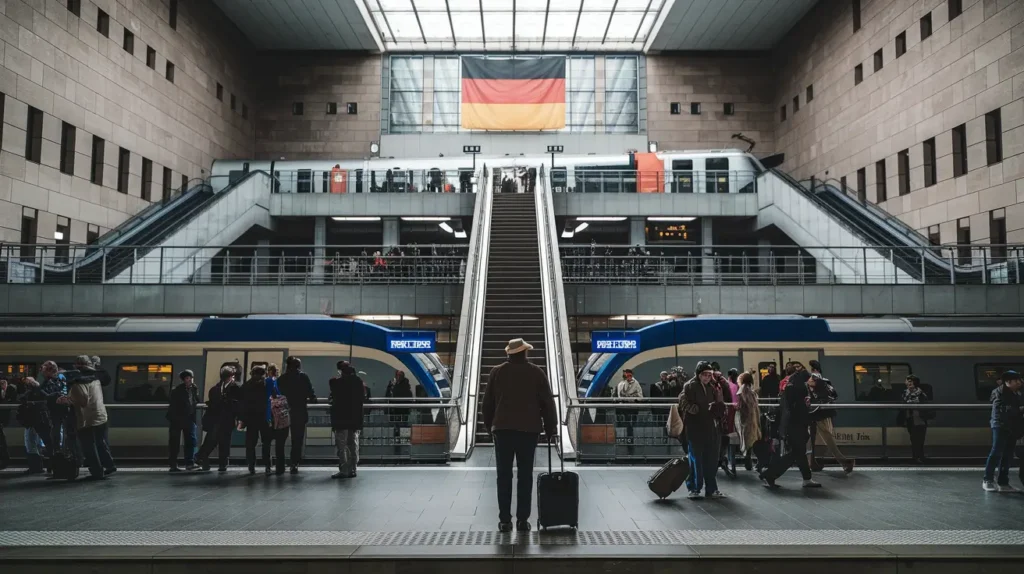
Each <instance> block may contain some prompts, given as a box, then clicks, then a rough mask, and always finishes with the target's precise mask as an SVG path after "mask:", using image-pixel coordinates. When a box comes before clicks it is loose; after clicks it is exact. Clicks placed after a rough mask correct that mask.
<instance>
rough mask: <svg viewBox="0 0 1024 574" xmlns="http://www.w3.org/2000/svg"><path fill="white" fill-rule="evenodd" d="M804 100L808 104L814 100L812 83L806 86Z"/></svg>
mask: <svg viewBox="0 0 1024 574" xmlns="http://www.w3.org/2000/svg"><path fill="white" fill-rule="evenodd" d="M804 100H806V101H807V103H808V104H809V103H811V102H812V101H814V84H811V85H810V86H807V96H806V97H805V98H804Z"/></svg>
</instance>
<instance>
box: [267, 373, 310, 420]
mask: <svg viewBox="0 0 1024 574" xmlns="http://www.w3.org/2000/svg"><path fill="white" fill-rule="evenodd" d="M277 388H278V389H279V390H280V391H281V394H282V395H284V397H285V398H286V399H288V414H289V417H290V419H291V424H293V425H295V424H300V425H304V424H306V423H307V422H308V421H309V411H308V409H307V407H306V405H307V404H309V403H315V402H316V393H315V392H313V382H312V381H310V380H309V376H308V375H306V373H303V372H302V371H295V370H290V371H288V372H286V373H285V374H283V375H281V378H280V379H278V380H277Z"/></svg>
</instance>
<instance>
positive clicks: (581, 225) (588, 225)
mask: <svg viewBox="0 0 1024 574" xmlns="http://www.w3.org/2000/svg"><path fill="white" fill-rule="evenodd" d="M588 227H590V224H589V223H587V222H586V221H584V222H583V223H580V224H579V225H577V226H576V229H574V230H573V233H574V234H575V233H579V232H581V231H583V230H584V229H586V228H588Z"/></svg>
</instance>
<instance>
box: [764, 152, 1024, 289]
mask: <svg viewBox="0 0 1024 574" xmlns="http://www.w3.org/2000/svg"><path fill="white" fill-rule="evenodd" d="M770 176H776V177H777V178H778V180H781V182H783V184H784V185H785V187H788V188H790V189H792V190H794V191H796V192H797V193H798V194H799V196H801V197H800V198H790V199H791V200H792V201H791V202H790V203H787V204H786V207H785V208H783V211H785V212H786V213H787V214H789V215H791V216H792V218H793V220H794V221H793V223H796V224H797V227H796V228H793V229H786V228H787V227H789V226H788V225H787V222H786V221H784V220H785V219H787V218H783V217H775V218H774V219H775V221H772V223H774V224H775V225H776V226H777V227H779V228H780V229H782V230H783V231H784V232H786V233H787V234H788V235H790V237H792V238H793V239H795V240H797V241H798V243H799V244H800V245H802V246H809V247H811V246H813V247H817V246H822V247H825V246H836V245H842V246H844V247H846V248H853V250H854V252H856V249H858V248H859V249H863V250H864V252H865V253H866V255H865V256H863V257H861V258H859V259H857V260H856V261H852V260H850V259H851V256H850V250H849V249H846V250H843V249H827V248H825V249H820V250H818V251H817V252H816V253H812V254H813V255H815V257H816V258H817V259H818V261H819V263H820V262H822V261H823V260H824V259H825V258H828V257H831V259H832V260H833V262H832V263H831V267H833V268H831V269H830V271H831V272H833V275H834V276H837V277H838V276H840V275H841V274H842V273H843V271H844V269H845V270H846V271H847V272H848V271H850V270H856V269H857V268H863V269H865V271H864V273H863V274H862V275H861V277H862V278H863V276H864V275H867V276H869V277H881V278H883V279H885V278H887V279H888V280H890V281H894V282H895V283H906V284H915V283H946V284H949V283H950V282H951V281H955V282H956V283H958V284H981V283H987V282H993V283H996V282H999V283H1002V282H1007V281H1009V282H1011V283H1012V282H1015V281H1016V279H1017V274H1018V270H1017V266H1016V265H1008V264H1007V262H1006V261H990V260H985V261H984V262H983V263H981V264H975V263H974V262H973V261H972V260H971V256H970V253H969V252H968V253H961V254H953V253H946V254H944V253H943V251H942V249H941V248H939V247H937V246H933V245H930V244H929V243H928V240H927V239H926V238H925V237H923V236H922V235H921V234H920V233H918V232H917V231H916V230H914V229H913V228H911V227H910V226H908V225H907V224H906V223H904V222H903V221H901V220H900V219H899V218H897V217H895V216H893V215H891V214H889V213H886V212H885V211H884V210H882V209H881V208H879V207H877V206H875V205H873V204H871V203H861V202H860V201H858V200H857V199H855V198H853V197H851V196H849V195H848V194H846V193H845V192H844V191H843V190H842V189H840V188H838V187H836V186H834V185H831V184H829V183H821V182H813V190H812V188H811V186H809V185H808V184H810V183H812V182H798V181H796V180H795V179H794V178H792V177H790V176H789V175H788V174H786V173H784V172H782V171H779V170H777V169H771V170H769V171H768V172H767V173H765V174H762V176H761V177H762V178H766V177H767V178H768V180H769V181H768V182H767V183H769V184H770V183H772V182H771V181H770V180H771V179H774V178H771V177H770ZM778 180H777V181H778ZM760 189H761V188H759V190H760ZM766 189H767V190H770V191H776V192H777V191H780V190H779V188H778V187H777V186H775V187H774V188H773V187H772V186H771V185H769V186H766ZM769 195H771V193H769ZM761 199H763V198H759V201H760V200H761ZM767 201H768V202H769V203H771V202H772V199H771V198H767ZM793 204H798V205H800V206H802V207H803V208H804V209H794V208H793V207H794V205H793ZM797 214H799V215H797ZM808 216H809V217H811V218H816V219H817V220H818V221H815V222H813V223H811V222H810V221H799V220H801V219H805V220H806V218H807V217H808ZM821 220H826V221H824V222H823V221H821ZM823 227H824V229H823ZM801 234H803V237H801ZM808 235H810V236H813V237H808ZM815 244H817V245H815ZM947 251H948V249H947ZM854 258H855V259H856V256H854ZM835 260H844V265H837V264H836V263H835ZM828 266H829V265H826V267H828ZM854 274H856V271H854ZM839 282H842V281H839ZM868 282H871V281H868Z"/></svg>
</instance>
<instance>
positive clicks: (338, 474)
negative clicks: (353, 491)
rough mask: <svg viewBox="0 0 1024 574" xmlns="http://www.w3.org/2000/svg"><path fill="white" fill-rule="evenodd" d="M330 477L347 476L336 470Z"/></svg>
mask: <svg viewBox="0 0 1024 574" xmlns="http://www.w3.org/2000/svg"><path fill="white" fill-rule="evenodd" d="M331 478H348V475H347V474H345V473H344V472H336V473H334V474H332V475H331Z"/></svg>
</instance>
